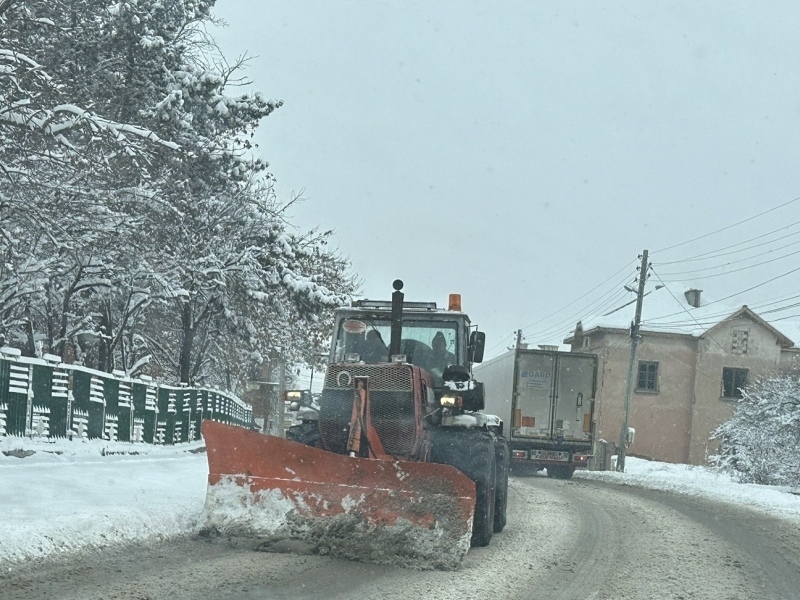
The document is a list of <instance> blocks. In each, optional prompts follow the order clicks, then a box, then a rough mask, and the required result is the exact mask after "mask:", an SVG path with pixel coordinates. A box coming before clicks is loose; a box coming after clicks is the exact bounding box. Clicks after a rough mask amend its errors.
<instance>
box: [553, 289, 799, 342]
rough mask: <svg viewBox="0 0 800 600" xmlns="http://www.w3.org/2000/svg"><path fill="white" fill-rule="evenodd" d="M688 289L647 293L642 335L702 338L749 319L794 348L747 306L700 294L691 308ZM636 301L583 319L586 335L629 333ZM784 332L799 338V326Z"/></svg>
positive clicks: (632, 298)
mask: <svg viewBox="0 0 800 600" xmlns="http://www.w3.org/2000/svg"><path fill="white" fill-rule="evenodd" d="M689 289H690V288H689V286H682V287H681V286H680V285H676V284H670V286H669V287H666V286H659V287H658V288H657V289H656V288H654V289H652V290H649V291H648V292H646V293H645V296H644V299H643V301H642V324H641V329H642V331H648V332H657V333H671V334H682V335H691V336H694V337H702V336H703V335H705V334H706V333H707V332H708V331H710V330H711V329H714V328H715V327H717V326H719V325H720V324H722V323H724V322H727V321H729V320H732V319H735V318H739V317H741V316H746V317H748V318H750V319H752V320H753V321H755V322H757V323H758V324H760V325H762V326H763V327H765V328H767V329H768V330H769V331H771V332H772V333H773V334H774V335H775V336H776V337H777V338H778V341H779V342H780V344H781V346H783V347H791V346H794V342H793V341H792V340H791V339H790V338H789V336H788V335H786V333H784V332H782V331H781V330H779V329H777V328H776V327H775V326H774V325H771V324H770V323H768V322H767V321H766V320H764V319H763V318H762V317H760V316H759V315H758V314H757V313H756V312H755V311H753V310H752V309H750V308H748V307H747V306H746V305H745V306H732V305H730V304H726V303H723V302H720V301H715V300H713V299H711V298H708V297H706V296H705V295H703V294H701V302H700V306H698V307H693V306H691V305H690V304H689V302H688V301H687V299H686V296H685V294H684V292H686V291H687V290H689ZM635 301H636V294H635V293H630V297H629V299H628V302H627V303H626V302H625V300H623V301H621V302H620V305H619V306H618V307H616V308H612V309H610V310H605V311H604V312H602V313H601V314H597V315H592V316H590V317H588V318H584V319H581V325H582V327H583V332H584V333H588V332H590V331H592V330H597V329H603V330H610V329H616V330H620V329H621V330H629V329H630V326H631V322H632V321H633V316H634V311H635ZM781 329H783V330H785V331H786V332H788V333H790V334H791V335H794V336H795V337H800V325H799V324H798V323H792V322H789V321H784V322H782V324H781ZM573 337H574V333H573V334H570V336H569V337H568V338H567V339H565V340H564V343H565V344H569V343H571V342H572V340H573Z"/></svg>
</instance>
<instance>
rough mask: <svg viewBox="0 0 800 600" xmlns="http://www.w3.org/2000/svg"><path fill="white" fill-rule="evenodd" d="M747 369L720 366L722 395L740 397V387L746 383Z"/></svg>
mask: <svg viewBox="0 0 800 600" xmlns="http://www.w3.org/2000/svg"><path fill="white" fill-rule="evenodd" d="M747 373H748V371H747V369H734V368H732V367H723V368H722V397H723V398H741V397H742V389H741V388H743V387H744V386H746V385H747Z"/></svg>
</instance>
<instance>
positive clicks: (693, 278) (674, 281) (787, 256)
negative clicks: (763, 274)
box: [664, 250, 800, 283]
mask: <svg viewBox="0 0 800 600" xmlns="http://www.w3.org/2000/svg"><path fill="white" fill-rule="evenodd" d="M796 254H800V250H796V251H795V252H790V253H789V254H784V255H783V256H778V257H776V258H771V259H769V260H765V261H762V262H760V263H756V264H754V265H747V266H746V267H740V268H738V269H732V270H730V271H726V272H725V273H715V274H714V275H701V276H700V277H692V278H691V279H692V280H701V279H711V278H712V277H723V276H725V275H730V274H731V273H738V272H739V271H746V270H747V269H752V268H754V267H760V266H762V265H766V264H769V263H772V262H775V261H777V260H783V259H784V258H789V257H790V256H794V255H796ZM750 258H755V257H750ZM750 258H747V259H743V260H750ZM736 262H742V261H733V262H730V263H726V264H724V265H718V266H716V267H709V268H708V269H699V270H697V271H694V272H695V273H699V272H701V271H709V270H711V269H720V268H722V267H726V266H728V265H731V264H735V263H736ZM691 272H692V271H687V272H686V273H684V274H687V273H691ZM664 275H667V276H669V275H681V273H664ZM665 281H667V282H670V283H679V282H680V280H679V279H666V280H665Z"/></svg>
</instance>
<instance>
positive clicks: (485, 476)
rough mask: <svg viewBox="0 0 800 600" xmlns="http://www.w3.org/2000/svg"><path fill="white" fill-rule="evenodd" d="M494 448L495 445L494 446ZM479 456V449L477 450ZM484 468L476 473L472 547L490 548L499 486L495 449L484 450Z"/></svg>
mask: <svg viewBox="0 0 800 600" xmlns="http://www.w3.org/2000/svg"><path fill="white" fill-rule="evenodd" d="M492 446H494V444H492ZM475 450H476V452H475V453H476V454H478V448H475ZM483 453H484V454H485V455H486V456H485V457H484V461H483V462H484V465H483V468H482V469H481V470H480V471H478V472H476V473H475V475H476V478H475V479H474V481H475V516H474V517H473V519H472V545H473V546H488V545H489V542H490V541H491V540H492V534H493V533H494V530H495V529H494V519H495V499H496V496H495V490H496V485H497V472H496V471H497V464H496V460H495V455H494V448H493V447H492V448H487V449H484V452H483Z"/></svg>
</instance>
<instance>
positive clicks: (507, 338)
mask: <svg viewBox="0 0 800 600" xmlns="http://www.w3.org/2000/svg"><path fill="white" fill-rule="evenodd" d="M635 262H637V261H635V260H632V261H630V262H629V263H627V264H625V265H624V266H623V267H621V268H620V269H619V270H617V271H615V272H614V273H613V274H611V275H610V276H609V277H607V278H606V279H605V280H603V281H602V282H600V283H599V284H597V285H596V286H594V287H593V288H592V289H590V290H589V291H587V292H586V293H584V294H582V295H580V296H578V297H577V298H576V299H575V300H573V301H572V302H570V303H569V304H565V305H564V306H562V307H561V308H559V309H557V310H555V311H553V312H551V313H550V314H548V315H546V316H544V317H542V318H541V319H539V320H538V321H534V322H533V323H530V324H528V325H525V326H524V327H521V328H520V329H521V330H522V331H523V332H524V331H525V330H526V329H530V328H531V327H534V326H536V325H538V324H540V323H543V322H545V321H547V319H549V318H551V317H553V316H555V315H557V314H559V313H561V312H563V311H565V310H566V309H568V308H569V307H570V306H573V305H574V304H576V303H578V302H580V301H581V300H582V299H584V298H585V297H586V296H588V295H589V294H591V293H592V292H595V291H596V290H598V289H599V288H601V287H603V286H604V285H606V284H607V283H608V282H609V281H611V280H612V279H614V278H615V277H617V276H618V275H619V274H620V273H622V272H623V271H624V270H625V269H627V268H629V267H630V266H631V265H632V264H634V263H635ZM633 273H635V271H634V272H632V273H631V274H630V275H627V276H626V277H625V279H624V280H623V281H622V282H621V283H618V284H615V285H614V286H613V287H612V288H610V289H609V290H608V291H607V292H605V293H604V294H602V295H601V296H600V297H598V298H595V299H594V300H593V301H592V302H591V303H589V305H587V306H586V307H585V308H584V309H581V311H579V313H577V314H579V315H583V314H586V311H588V310H589V309H590V308H591V307H593V306H594V305H595V304H597V302H598V301H601V300H603V299H604V298H605V297H606V296H608V294H610V293H612V292H615V291H617V292H618V293H619V287H620V286H621V285H623V284H625V283H627V282H628V280H629V279H630V276H631V275H632V274H633ZM573 319H574V316H570V317H569V318H568V319H565V320H562V321H559V323H558V325H556V326H550V327H547V328H545V329H544V330H543V331H548V332H549V330H550V329H558V328H560V327H561V326H562V325H563V324H564V323H571V322H573V321H572V320H573ZM538 333H539V332H537V331H534V332H532V333H530V334H525V336H526V337H532V336H533V335H538ZM515 336H516V331H515V332H513V333H511V334H509V335H507V336H505V337H503V338H501V340H500V341H499V342H497V343H496V344H495V345H494V346H492V347H491V348H489V349H488V350H487V351H486V353H487V354H491V353H492V352H494V351H495V350H496V349H497V348H499V347H501V346H503V345H505V344H506V343H509V342H513V340H514V337H515Z"/></svg>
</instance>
